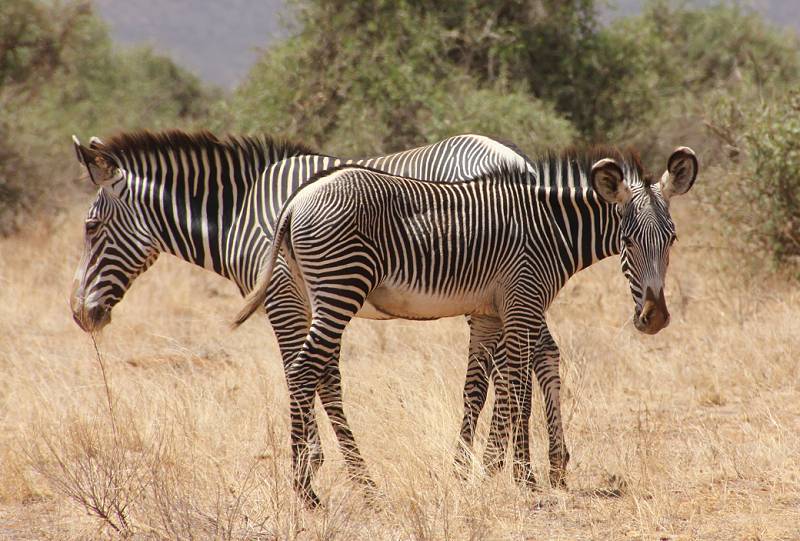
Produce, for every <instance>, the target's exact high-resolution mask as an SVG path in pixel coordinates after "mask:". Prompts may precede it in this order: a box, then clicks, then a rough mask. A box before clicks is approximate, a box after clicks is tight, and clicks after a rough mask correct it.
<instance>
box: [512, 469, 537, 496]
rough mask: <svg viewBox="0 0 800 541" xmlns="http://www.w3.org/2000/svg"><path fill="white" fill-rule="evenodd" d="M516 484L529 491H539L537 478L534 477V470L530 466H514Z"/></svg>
mask: <svg viewBox="0 0 800 541" xmlns="http://www.w3.org/2000/svg"><path fill="white" fill-rule="evenodd" d="M514 482H516V483H517V485H519V486H520V487H522V488H524V489H527V490H537V488H538V487H537V486H536V477H535V476H534V475H533V468H531V467H530V466H529V465H526V466H518V465H516V464H515V465H514Z"/></svg>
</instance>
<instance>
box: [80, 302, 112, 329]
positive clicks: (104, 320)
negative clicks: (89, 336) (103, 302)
mask: <svg viewBox="0 0 800 541" xmlns="http://www.w3.org/2000/svg"><path fill="white" fill-rule="evenodd" d="M72 319H73V320H75V323H77V324H78V327H80V328H81V329H82V330H83V331H84V332H87V333H96V332H100V331H101V330H103V328H104V327H105V326H106V325H108V324H109V323H111V310H110V309H108V308H105V307H103V306H93V307H92V308H89V309H88V310H87V309H86V308H85V306H83V305H81V306H80V307H79V308H77V309H73V311H72Z"/></svg>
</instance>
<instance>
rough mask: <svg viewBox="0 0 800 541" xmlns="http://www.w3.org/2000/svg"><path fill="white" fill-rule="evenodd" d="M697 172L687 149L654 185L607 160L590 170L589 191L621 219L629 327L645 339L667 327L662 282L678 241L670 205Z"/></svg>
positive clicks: (674, 157) (677, 152)
mask: <svg viewBox="0 0 800 541" xmlns="http://www.w3.org/2000/svg"><path fill="white" fill-rule="evenodd" d="M697 170H698V161H697V156H696V155H695V153H694V152H693V151H692V149H690V148H688V147H680V148H677V149H676V150H675V151H674V152H673V153H672V155H671V156H670V157H669V159H668V160H667V170H666V171H665V172H664V174H663V175H662V177H661V180H660V181H658V182H650V181H649V180H648V179H647V177H645V178H638V173H637V171H636V168H631V167H629V166H628V165H627V164H626V165H625V168H624V170H623V167H622V166H620V164H619V163H617V162H616V161H615V160H612V159H608V158H606V159H603V160H600V161H598V162H596V163H595V164H594V165H593V166H592V171H591V183H592V187H593V188H594V190H595V192H597V194H598V195H599V196H600V197H601V198H602V199H603V200H605V201H606V202H607V203H611V204H613V205H614V206H615V210H616V212H618V213H619V217H620V220H619V224H620V225H619V238H618V242H619V250H620V260H621V263H622V272H623V274H624V275H625V277H626V278H627V279H628V282H629V283H630V288H631V293H632V295H633V300H634V303H635V305H636V307H635V309H634V314H633V324H634V326H635V327H636V329H637V330H639V331H641V332H644V333H647V334H655V333H657V332H658V331H660V330H661V329H663V328H664V327H666V326H667V325H669V320H670V316H669V311H668V310H667V303H666V300H665V298H664V280H665V277H666V273H667V266H668V265H669V251H670V248H671V247H672V244H673V243H674V242H675V240H677V237H676V235H675V224H674V223H673V221H672V217H671V216H670V212H669V201H670V199H671V198H672V197H673V196H675V195H682V194H685V193H686V192H688V191H689V189H690V188H691V187H692V185H693V184H694V181H695V178H696V177H697ZM626 175H627V176H626Z"/></svg>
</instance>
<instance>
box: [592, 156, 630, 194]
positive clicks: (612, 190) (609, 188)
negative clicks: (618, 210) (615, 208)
mask: <svg viewBox="0 0 800 541" xmlns="http://www.w3.org/2000/svg"><path fill="white" fill-rule="evenodd" d="M589 178H590V181H591V183H592V188H594V191H595V192H597V194H598V195H599V196H600V197H601V198H602V199H604V200H605V201H606V202H608V203H617V204H619V205H624V204H625V203H627V202H628V201H630V200H631V197H632V195H631V189H630V188H628V186H627V184H625V175H624V174H623V173H622V168H621V167H620V166H619V164H618V163H617V162H615V161H614V160H612V159H611V158H604V159H602V160H600V161H598V162H596V163H595V164H594V165H593V166H592V172H591V174H590V176H589Z"/></svg>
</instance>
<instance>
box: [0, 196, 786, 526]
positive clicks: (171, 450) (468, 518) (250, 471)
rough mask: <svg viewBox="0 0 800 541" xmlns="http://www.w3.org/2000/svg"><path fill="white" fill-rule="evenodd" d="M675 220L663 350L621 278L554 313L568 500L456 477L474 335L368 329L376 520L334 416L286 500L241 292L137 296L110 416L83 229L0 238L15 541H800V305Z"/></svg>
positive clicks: (369, 455) (605, 276)
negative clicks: (638, 325)
mask: <svg viewBox="0 0 800 541" xmlns="http://www.w3.org/2000/svg"><path fill="white" fill-rule="evenodd" d="M676 207H677V210H676V211H675V214H676V219H677V221H678V228H679V235H680V237H681V240H680V242H679V243H678V244H677V245H676V248H675V249H674V251H673V255H672V264H671V269H670V276H669V278H668V292H667V296H668V302H669V305H670V309H671V311H672V314H673V322H672V325H671V326H670V327H669V328H668V329H666V330H665V331H663V332H662V333H660V334H659V335H657V336H655V337H650V336H643V335H640V334H638V333H637V332H636V331H635V330H634V329H633V327H632V326H631V325H630V324H629V319H630V315H631V311H632V301H631V299H630V294H629V292H628V289H627V285H626V283H625V281H624V279H623V278H622V277H621V274H620V272H619V269H618V262H617V261H616V260H610V261H606V262H603V263H601V264H599V265H597V266H596V267H595V268H592V269H590V270H588V271H586V272H584V273H582V274H580V275H579V276H577V277H575V278H574V279H573V280H572V281H571V282H570V284H569V285H568V287H567V288H566V289H565V291H563V292H562V294H561V295H560V297H559V298H558V300H557V302H556V303H555V305H554V306H553V308H552V309H551V312H550V316H549V321H550V325H551V328H552V329H553V332H554V335H555V337H556V338H557V340H558V342H559V344H560V346H561V350H562V357H563V363H562V375H563V380H564V392H563V412H564V416H565V421H566V437H567V443H568V446H569V448H570V452H571V455H572V461H571V463H570V466H569V471H568V483H569V490H568V491H557V490H552V489H550V488H549V487H548V486H546V485H545V484H541V485H540V486H541V490H540V491H538V492H535V493H527V492H523V491H520V490H519V489H517V488H516V487H515V486H514V484H513V483H512V482H511V480H510V476H509V475H508V474H507V473H504V474H503V475H499V476H497V477H494V478H490V477H486V476H485V475H484V474H483V473H482V472H481V471H480V468H479V467H477V466H476V468H475V470H474V474H473V475H472V476H471V477H470V478H469V479H468V480H467V481H460V480H458V479H457V478H456V477H455V476H454V475H452V473H451V472H452V457H453V452H454V449H455V438H456V435H457V429H458V424H459V420H460V416H461V395H460V390H461V385H462V382H463V376H464V371H465V368H466V362H465V355H466V344H467V329H466V325H465V324H464V322H463V320H462V319H449V320H442V321H437V322H428V323H415V322H406V321H394V322H365V321H357V322H355V323H354V324H353V325H352V326H351V328H350V329H349V330H348V332H347V334H346V337H345V341H344V347H343V352H342V359H343V360H342V372H343V377H344V385H345V402H346V408H347V411H348V414H349V418H350V421H351V423H352V425H353V428H354V430H355V433H356V437H357V438H358V439H359V442H360V445H361V448H362V451H363V452H364V455H365V457H366V459H367V461H368V463H369V467H370V470H371V472H372V473H373V476H374V477H375V479H376V480H377V482H378V484H379V486H380V491H381V496H380V497H379V499H378V502H377V505H374V506H370V505H369V504H368V502H366V501H364V499H363V498H362V496H361V494H360V492H359V490H358V489H357V485H356V484H354V483H352V482H350V481H348V480H347V479H346V476H345V469H344V467H343V463H342V459H341V456H340V454H339V452H338V450H337V449H336V447H335V442H334V438H333V435H332V431H331V430H330V429H329V428H328V427H327V425H326V422H325V421H324V417H322V419H323V422H322V425H323V427H324V432H323V447H324V450H325V453H326V463H325V465H324V466H323V468H322V470H321V471H320V475H319V476H318V480H317V482H316V485H317V487H318V492H319V493H320V494H321V495H322V497H323V499H324V501H325V507H324V509H322V510H319V511H315V512H310V511H306V510H304V509H303V508H302V507H301V506H300V505H299V504H298V502H297V501H296V499H295V498H294V496H293V494H292V490H291V483H290V475H291V473H290V460H289V452H288V451H289V449H288V408H287V393H286V389H285V384H284V381H283V375H282V370H281V366H280V362H279V356H278V352H277V348H276V345H275V343H274V340H273V338H272V335H271V331H270V330H269V328H268V327H267V324H266V322H265V321H264V320H263V318H255V319H254V321H252V322H250V323H248V324H247V325H246V326H245V327H244V328H243V329H241V330H240V331H238V332H236V333H233V332H231V331H229V330H228V323H229V321H230V319H231V317H232V316H233V314H234V313H235V312H236V310H237V309H238V307H239V305H240V302H241V301H240V299H239V297H238V295H237V293H236V292H235V288H234V287H233V286H232V285H231V284H229V283H227V282H225V281H224V280H222V279H220V278H218V277H216V276H213V275H211V274H209V273H206V272H204V271H201V270H199V269H195V268H191V267H190V266H188V265H186V264H184V263H182V262H179V261H177V260H174V259H171V258H168V257H163V258H162V260H161V261H159V262H158V263H157V264H156V265H155V267H154V268H153V269H152V270H150V271H148V272H147V273H146V274H145V275H144V276H142V277H141V278H140V279H139V280H137V282H136V284H135V285H134V287H133V288H132V290H131V291H130V292H129V293H128V295H127V297H126V298H125V300H124V301H123V302H122V303H121V304H120V305H119V306H118V307H117V309H116V310H115V312H114V320H113V323H112V324H111V325H110V326H109V327H108V328H107V329H106V331H104V333H103V335H102V336H101V337H100V339H99V347H100V351H101V352H102V354H103V356H104V361H105V363H106V368H107V375H108V388H109V390H110V395H111V398H112V407H111V408H109V405H108V404H107V397H106V388H105V386H104V383H103V378H102V376H101V373H100V369H99V367H98V365H97V360H96V357H95V351H94V349H93V347H92V344H91V341H90V339H89V337H87V336H86V335H84V334H83V333H82V332H81V331H80V330H79V329H78V327H77V326H76V325H75V324H74V323H73V322H72V320H71V317H70V313H69V309H68V304H67V296H68V291H69V285H70V282H71V279H72V272H73V270H74V265H75V264H76V263H77V260H78V256H79V251H80V247H81V241H80V232H81V221H82V219H81V213H80V212H79V211H74V212H71V213H68V214H67V215H65V216H62V217H57V218H54V219H53V220H52V221H51V222H50V223H48V224H46V225H35V226H31V228H30V230H29V231H26V232H25V233H24V234H22V235H20V236H17V237H15V238H10V239H4V240H1V241H0V539H3V538H7V539H23V538H28V539H65V538H66V539H87V538H88V539H94V538H98V537H107V536H111V537H114V536H128V535H134V536H136V537H139V538H175V539H178V538H180V539H184V538H197V539H204V538H219V539H284V538H301V539H376V538H391V539H469V538H471V539H486V538H491V539H505V538H515V539H521V538H531V539H542V538H544V539H576V538H596V539H631V538H633V539H636V538H642V539H698V538H699V539H796V538H798V537H800V464H798V455H799V454H800V378H799V376H800V373H799V371H798V362H797V360H798V359H797V357H798V353H800V292H798V289H797V286H796V284H791V283H789V282H786V281H782V280H780V279H779V278H774V277H773V278H769V277H768V278H764V277H763V276H761V277H758V276H757V275H753V274H752V273H750V274H744V273H742V272H741V271H740V265H739V263H738V262H737V260H736V254H733V253H730V252H729V250H728V249H726V244H725V242H724V239H720V238H718V237H715V236H714V235H713V234H712V233H710V232H709V228H708V227H705V226H703V223H704V222H703V221H704V219H705V216H706V214H705V212H704V210H703V209H701V208H698V207H692V206H691V203H690V202H685V201H680V202H678V203H676ZM536 400H537V405H535V406H534V412H535V418H534V419H533V422H532V430H533V432H534V433H533V442H534V446H535V449H534V451H533V457H534V460H535V464H536V473H537V478H538V479H539V480H540V483H541V482H542V481H546V479H547V460H546V436H545V432H544V420H543V418H542V412H541V403H540V401H539V398H538V392H537V398H536ZM112 412H113V413H112ZM112 415H113V420H114V422H113V423H112ZM320 415H322V414H321V413H320ZM115 426H116V429H115ZM486 432H487V426H486V420H485V419H482V420H481V432H480V435H481V436H482V437H484V438H485V435H486ZM482 443H483V440H482V439H481V440H480V441H479V447H480V446H481V445H482Z"/></svg>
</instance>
